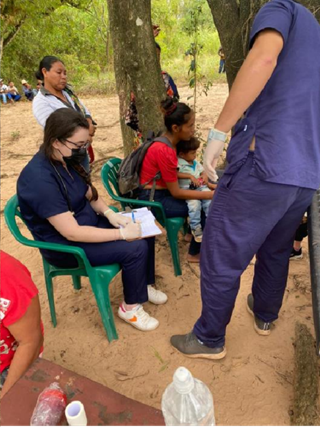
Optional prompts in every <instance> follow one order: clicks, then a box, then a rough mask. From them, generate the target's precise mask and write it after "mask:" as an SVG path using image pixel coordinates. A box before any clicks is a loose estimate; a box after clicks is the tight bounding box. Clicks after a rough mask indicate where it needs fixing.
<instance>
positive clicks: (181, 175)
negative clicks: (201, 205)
mask: <svg viewBox="0 0 320 427" xmlns="http://www.w3.org/2000/svg"><path fill="white" fill-rule="evenodd" d="M177 175H178V179H190V180H191V182H193V184H194V185H196V186H197V187H199V184H200V183H199V179H197V178H196V177H195V176H193V175H191V173H183V172H178V174H177Z"/></svg>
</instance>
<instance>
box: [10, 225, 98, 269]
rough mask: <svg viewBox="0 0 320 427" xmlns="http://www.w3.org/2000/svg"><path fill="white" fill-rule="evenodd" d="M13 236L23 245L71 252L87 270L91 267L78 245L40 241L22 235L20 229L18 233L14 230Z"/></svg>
mask: <svg viewBox="0 0 320 427" xmlns="http://www.w3.org/2000/svg"><path fill="white" fill-rule="evenodd" d="M14 236H15V238H16V239H17V240H18V242H19V243H21V244H23V245H25V246H30V247H32V248H37V249H47V250H50V251H57V252H64V253H68V254H73V255H75V257H76V258H77V260H78V261H79V260H80V261H82V262H83V264H84V265H85V267H86V269H87V270H88V271H89V270H90V269H91V265H90V263H89V261H88V258H87V256H86V253H85V251H84V250H83V249H82V248H79V247H78V246H68V245H62V244H60V243H49V242H41V241H39V240H31V239H28V238H27V237H25V236H23V235H22V234H21V232H20V230H19V233H17V231H16V232H15V234H14Z"/></svg>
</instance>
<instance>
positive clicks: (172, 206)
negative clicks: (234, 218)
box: [139, 190, 206, 255]
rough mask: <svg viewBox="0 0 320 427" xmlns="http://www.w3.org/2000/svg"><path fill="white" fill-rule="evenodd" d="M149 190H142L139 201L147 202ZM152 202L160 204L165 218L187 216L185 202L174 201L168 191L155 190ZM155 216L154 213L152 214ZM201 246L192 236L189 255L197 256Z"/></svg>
mask: <svg viewBox="0 0 320 427" xmlns="http://www.w3.org/2000/svg"><path fill="white" fill-rule="evenodd" d="M150 191H151V190H142V191H141V192H140V194H139V199H140V200H149V197H150ZM154 201H155V202H160V203H161V204H162V206H163V208H164V212H165V214H166V217H167V218H175V217H183V218H187V216H188V205H187V203H186V201H185V200H181V199H175V198H174V197H172V196H171V194H170V192H169V191H168V190H156V191H155V193H154ZM153 214H154V215H155V212H153ZM205 221H206V218H205V215H204V214H203V212H202V216H201V224H202V228H204V226H205ZM200 247H201V244H200V243H197V242H196V241H195V240H194V238H193V236H192V240H191V243H190V246H189V254H190V255H197V254H198V253H199V252H200Z"/></svg>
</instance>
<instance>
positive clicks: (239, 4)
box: [207, 0, 320, 89]
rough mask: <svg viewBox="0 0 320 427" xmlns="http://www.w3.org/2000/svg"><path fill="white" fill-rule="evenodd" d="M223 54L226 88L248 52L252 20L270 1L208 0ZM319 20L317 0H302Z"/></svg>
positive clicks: (319, 9)
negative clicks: (224, 56) (224, 57)
mask: <svg viewBox="0 0 320 427" xmlns="http://www.w3.org/2000/svg"><path fill="white" fill-rule="evenodd" d="M207 1H208V4H209V7H210V9H211V13H212V17H213V21H214V24H215V26H216V28H217V31H218V33H219V37H220V41H221V45H222V46H223V50H224V52H225V55H226V73H227V81H228V85H229V89H230V88H231V86H232V84H233V82H234V79H235V78H236V75H237V73H238V71H239V69H240V67H241V65H242V63H243V61H244V59H245V57H246V55H247V53H248V49H249V36H250V30H251V27H252V23H253V20H254V18H255V16H256V14H257V13H258V11H259V9H260V8H261V7H262V6H263V5H264V4H265V3H267V1H269V0H207ZM301 4H303V5H304V6H306V7H307V8H308V9H309V10H310V11H311V12H312V13H313V14H314V15H315V17H316V19H317V20H318V22H320V4H319V0H301Z"/></svg>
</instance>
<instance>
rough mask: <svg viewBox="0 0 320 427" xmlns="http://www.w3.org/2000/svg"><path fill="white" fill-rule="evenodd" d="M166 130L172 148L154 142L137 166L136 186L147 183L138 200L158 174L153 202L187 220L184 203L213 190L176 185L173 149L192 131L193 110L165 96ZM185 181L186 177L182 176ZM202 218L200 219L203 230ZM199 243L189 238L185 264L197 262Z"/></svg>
mask: <svg viewBox="0 0 320 427" xmlns="http://www.w3.org/2000/svg"><path fill="white" fill-rule="evenodd" d="M161 107H162V111H163V113H164V123H165V126H166V131H165V133H164V134H163V136H165V137H166V138H168V139H169V141H170V142H171V144H172V148H170V147H169V146H167V145H166V144H163V143H161V142H154V143H153V144H152V145H151V147H150V148H149V149H148V151H147V153H146V155H145V157H144V159H143V162H142V167H141V172H140V184H145V183H146V182H148V181H150V183H149V184H147V185H146V186H145V187H144V189H143V190H142V191H141V192H140V194H139V199H141V200H149V197H150V192H151V188H152V183H153V181H152V178H153V177H154V176H155V175H156V174H157V173H158V172H159V171H160V172H161V178H160V179H159V180H157V181H156V190H155V193H154V198H153V200H154V201H156V202H160V203H161V204H162V206H163V207H164V211H165V214H166V216H167V218H174V217H187V216H188V206H187V204H186V202H185V200H189V199H191V200H192V199H196V200H209V199H212V196H213V194H214V192H213V191H195V190H183V189H182V188H180V187H179V184H178V158H177V153H176V146H177V144H178V142H179V141H181V140H184V141H189V140H190V138H191V137H192V136H193V135H194V132H195V114H194V111H193V110H192V109H191V108H190V107H189V106H188V105H186V104H184V103H183V102H174V100H173V99H172V98H169V97H167V99H166V100H165V101H163V102H162V103H161ZM186 178H188V177H186ZM205 179H206V180H207V178H206V177H205ZM204 222H205V216H203V217H202V228H204ZM200 246H201V244H200V243H197V242H195V240H194V238H193V237H192V240H191V243H190V248H189V253H188V258H187V260H188V261H189V262H199V261H200Z"/></svg>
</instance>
